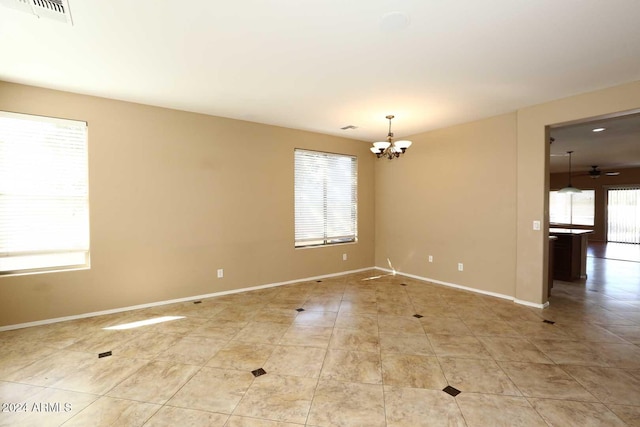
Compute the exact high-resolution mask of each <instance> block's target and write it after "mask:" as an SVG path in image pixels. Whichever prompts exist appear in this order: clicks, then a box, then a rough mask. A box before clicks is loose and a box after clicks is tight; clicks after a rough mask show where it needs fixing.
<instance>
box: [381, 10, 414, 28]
mask: <svg viewBox="0 0 640 427" xmlns="http://www.w3.org/2000/svg"><path fill="white" fill-rule="evenodd" d="M409 24H410V20H409V17H408V16H407V15H405V14H404V13H402V12H390V13H387V14H386V15H384V16H383V17H382V19H381V20H380V28H381V29H382V31H385V32H388V33H395V32H398V31H402V30H404V29H405V28H407V27H408V26H409Z"/></svg>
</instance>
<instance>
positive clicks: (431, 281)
mask: <svg viewBox="0 0 640 427" xmlns="http://www.w3.org/2000/svg"><path fill="white" fill-rule="evenodd" d="M376 270H382V271H386V272H388V273H392V274H399V275H400V276H405V277H411V278H412V279H417V280H421V281H423V282H429V283H436V284H438V285H443V286H448V287H451V288H456V289H462V290H464V291H470V292H475V293H477V294H482V295H489V296H492V297H496V298H502V299H508V300H510V301H513V302H514V303H516V304H521V305H526V306H527V307H533V308H540V309H542V308H547V307H549V302H548V301H547V302H545V303H544V304H537V303H534V302H529V301H525V300H520V299H517V298H515V297H512V296H510V295H505V294H499V293H497V292H490V291H484V290H482V289H476V288H470V287H468V286H462V285H458V284H455V283H449V282H443V281H442V280H436V279H429V278H428V277H422V276H416V275H415V274H409V273H403V272H401V271H396V270H389V269H388V268H382V267H376Z"/></svg>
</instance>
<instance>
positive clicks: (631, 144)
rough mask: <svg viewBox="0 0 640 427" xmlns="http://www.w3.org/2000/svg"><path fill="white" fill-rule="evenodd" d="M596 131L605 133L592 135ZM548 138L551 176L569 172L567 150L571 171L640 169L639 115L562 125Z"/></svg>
mask: <svg viewBox="0 0 640 427" xmlns="http://www.w3.org/2000/svg"><path fill="white" fill-rule="evenodd" d="M597 128H605V130H604V131H602V132H593V129H597ZM550 135H551V137H552V138H553V142H552V143H551V147H550V150H549V151H550V153H551V159H550V162H549V171H550V172H551V173H556V172H567V171H568V170H569V157H568V155H567V154H566V153H567V151H573V153H572V154H571V166H572V167H571V169H572V170H573V171H576V172H580V171H588V170H590V169H591V166H592V165H593V166H598V169H599V170H601V171H603V172H604V171H619V170H620V169H625V168H632V167H635V168H637V167H640V113H639V114H630V115H625V116H620V117H613V118H608V119H603V120H595V121H590V122H585V123H579V124H574V125H569V126H562V127H559V128H555V129H551V130H550ZM563 155H564V156H563Z"/></svg>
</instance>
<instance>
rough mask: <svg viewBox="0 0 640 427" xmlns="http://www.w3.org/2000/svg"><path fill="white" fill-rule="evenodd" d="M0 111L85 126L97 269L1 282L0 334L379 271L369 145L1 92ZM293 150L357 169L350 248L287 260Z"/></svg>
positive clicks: (26, 91) (40, 92)
mask: <svg viewBox="0 0 640 427" xmlns="http://www.w3.org/2000/svg"><path fill="white" fill-rule="evenodd" d="M0 110H4V111H12V112H19V113H28V114H38V115H46V116H54V117H62V118H69V119H77V120H85V121H87V122H88V123H89V170H90V177H89V179H90V206H91V260H92V262H91V269H90V270H87V271H72V272H60V273H48V274H36V275H24V276H13V277H0V326H2V325H10V324H18V323H24V322H31V321H37V320H42V319H49V318H56V317H62V316H69V315H77V314H82V313H87V312H95V311H100V310H108V309H115V308H120V307H127V306H132V305H137V304H145V303H151V302H156V301H164V300H169V299H176V298H183V297H189V296H195V295H202V294H208V293H213V292H219V291H224V290H231V289H238V288H243V287H249V286H257V285H263V284H270V283H275V282H281V281H288V280H294V279H300V278H305V277H312V276H317V275H325V274H330V273H337V272H342V271H348V270H354V269H359V268H366V267H371V266H373V264H374V159H373V158H372V157H373V156H371V153H370V152H369V145H368V144H366V143H364V142H361V141H354V140H349V139H343V138H337V137H331V136H326V135H321V134H316V133H310V132H303V131H297V130H292V129H286V128H279V127H274V126H266V125H260V124H255V123H250V122H243V121H237V120H230V119H224V118H219V117H211V116H206V115H199V114H194V113H187V112H180V111H175V110H169V109H163V108H155V107H149V106H144V105H139V104H132V103H126V102H121V101H114V100H108V99H102V98H95V97H89V96H82V95H76V94H70V93H65V92H58V91H53V90H46V89H40V88H35V87H29V86H22V85H16V84H9V83H3V82H0ZM296 147H301V148H308V149H314V150H322V151H329V152H336V153H345V154H352V155H357V156H358V177H359V179H358V198H359V200H358V230H359V241H358V243H356V244H347V245H340V246H334V247H326V248H314V249H298V250H296V249H294V229H293V215H294V209H293V203H294V195H293V150H294V148H296ZM343 253H347V254H348V260H347V261H342V254H343ZM218 268H224V273H225V277H224V278H223V279H217V278H216V269H218Z"/></svg>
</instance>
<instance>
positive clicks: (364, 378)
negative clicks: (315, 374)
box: [320, 350, 382, 384]
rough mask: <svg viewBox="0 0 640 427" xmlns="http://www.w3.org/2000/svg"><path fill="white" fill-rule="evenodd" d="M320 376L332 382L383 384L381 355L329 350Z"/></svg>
mask: <svg viewBox="0 0 640 427" xmlns="http://www.w3.org/2000/svg"><path fill="white" fill-rule="evenodd" d="M320 376H321V377H322V378H323V379H330V380H338V381H348V382H360V383H367V384H382V370H381V365H380V354H379V353H370V352H364V351H345V350H329V351H327V355H326V357H325V361H324V365H323V367H322V372H321V374H320Z"/></svg>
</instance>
